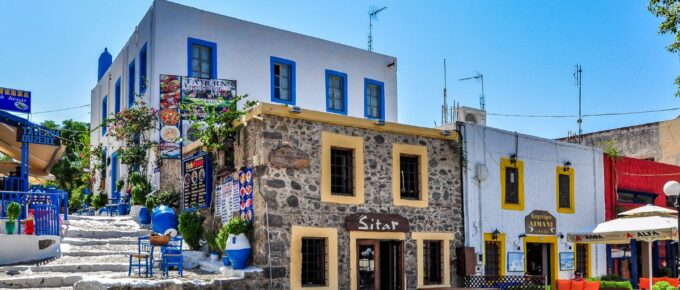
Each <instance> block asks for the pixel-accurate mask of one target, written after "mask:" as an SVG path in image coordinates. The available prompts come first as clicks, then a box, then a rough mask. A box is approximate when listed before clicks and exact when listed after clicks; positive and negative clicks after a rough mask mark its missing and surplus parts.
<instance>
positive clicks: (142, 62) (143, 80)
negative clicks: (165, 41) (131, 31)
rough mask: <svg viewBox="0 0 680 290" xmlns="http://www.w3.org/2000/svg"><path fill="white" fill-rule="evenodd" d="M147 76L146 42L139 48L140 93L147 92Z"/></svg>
mask: <svg viewBox="0 0 680 290" xmlns="http://www.w3.org/2000/svg"><path fill="white" fill-rule="evenodd" d="M146 86H147V76H146V43H145V44H144V46H142V49H141V50H139V94H140V95H143V94H144V92H146Z"/></svg>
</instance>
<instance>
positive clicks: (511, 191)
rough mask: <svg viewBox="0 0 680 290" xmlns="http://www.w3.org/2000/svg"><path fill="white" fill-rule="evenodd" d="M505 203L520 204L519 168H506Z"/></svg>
mask: <svg viewBox="0 0 680 290" xmlns="http://www.w3.org/2000/svg"><path fill="white" fill-rule="evenodd" d="M505 203H507V204H519V176H518V172H517V168H514V167H506V168H505Z"/></svg>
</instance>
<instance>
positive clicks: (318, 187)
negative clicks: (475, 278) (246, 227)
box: [235, 104, 463, 289]
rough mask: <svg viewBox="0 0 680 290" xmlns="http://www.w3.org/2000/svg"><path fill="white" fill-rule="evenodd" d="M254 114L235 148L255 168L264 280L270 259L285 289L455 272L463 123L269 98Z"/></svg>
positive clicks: (258, 255) (257, 257) (406, 280)
mask: <svg viewBox="0 0 680 290" xmlns="http://www.w3.org/2000/svg"><path fill="white" fill-rule="evenodd" d="M254 116H258V117H254ZM247 120H248V121H247V122H246V126H245V127H244V128H243V129H242V130H241V132H240V134H239V138H238V141H237V142H236V144H235V145H236V146H235V151H236V152H235V160H236V166H237V167H240V166H252V167H253V171H254V177H253V179H254V183H255V193H254V195H253V196H254V202H253V207H254V212H255V221H254V226H255V231H254V233H253V236H252V239H251V243H252V246H253V260H254V264H255V265H257V266H260V267H262V268H264V269H265V271H264V273H262V274H261V279H252V283H255V284H254V285H256V286H257V287H266V286H268V283H269V273H270V271H271V274H272V277H273V283H274V288H275V289H299V288H301V286H302V285H307V286H316V287H318V288H313V289H359V288H358V286H360V284H361V286H362V287H364V286H366V287H369V288H361V289H373V286H374V285H375V284H382V285H383V287H386V286H387V287H388V288H390V289H416V288H421V287H423V286H426V287H427V286H430V287H435V286H436V285H439V286H440V287H450V286H451V285H453V284H455V280H456V277H455V275H456V269H455V268H456V267H455V259H456V257H455V248H456V247H459V246H462V244H463V221H462V200H461V196H462V195H461V167H460V164H461V163H460V152H459V148H460V147H459V141H458V135H457V134H455V133H456V132H452V133H451V134H448V132H445V133H443V134H442V131H440V130H436V129H429V128H419V127H413V126H407V125H400V124H395V123H380V122H378V123H376V122H373V121H370V120H366V119H360V118H354V117H347V116H338V115H333V114H329V113H323V112H316V111H309V110H302V112H301V113H292V112H289V110H288V108H287V107H283V106H275V105H268V104H260V105H259V106H258V107H256V108H255V109H253V111H252V112H251V113H250V114H249V115H248V118H247ZM343 164H344V165H348V167H343ZM395 182H396V183H395ZM344 186H348V187H344ZM267 221H268V225H267ZM267 232H269V236H270V240H269V241H268V240H267ZM269 243H270V244H269ZM270 248H271V252H269V249H270ZM269 263H271V267H270V266H269ZM378 269H380V270H378ZM319 270H321V271H319ZM375 289H380V288H375ZM382 289H385V288H382Z"/></svg>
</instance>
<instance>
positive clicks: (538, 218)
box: [524, 210, 557, 235]
mask: <svg viewBox="0 0 680 290" xmlns="http://www.w3.org/2000/svg"><path fill="white" fill-rule="evenodd" d="M556 229H557V220H556V219H555V217H554V216H552V215H551V214H550V213H549V212H547V211H544V210H535V211H532V212H531V213H530V214H529V215H527V216H526V217H525V218H524V233H525V234H534V235H554V234H556Z"/></svg>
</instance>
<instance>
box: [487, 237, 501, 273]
mask: <svg viewBox="0 0 680 290" xmlns="http://www.w3.org/2000/svg"><path fill="white" fill-rule="evenodd" d="M500 256H501V247H500V242H498V241H484V275H486V276H500V275H501V257H500Z"/></svg>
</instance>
